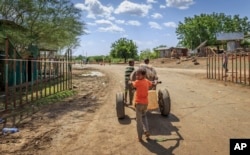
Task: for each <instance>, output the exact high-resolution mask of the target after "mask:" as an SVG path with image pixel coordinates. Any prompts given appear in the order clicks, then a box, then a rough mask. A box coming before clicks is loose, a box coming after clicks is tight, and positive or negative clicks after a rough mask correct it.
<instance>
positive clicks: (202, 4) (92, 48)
mask: <svg viewBox="0 0 250 155" xmlns="http://www.w3.org/2000/svg"><path fill="white" fill-rule="evenodd" d="M71 1H72V2H73V3H74V4H75V7H77V8H79V9H81V10H82V19H81V20H82V21H84V22H85V23H86V30H85V32H87V35H83V36H80V40H81V42H80V47H78V48H76V49H75V50H74V55H79V54H81V55H87V56H94V55H108V54H109V52H110V46H111V44H112V43H113V42H115V41H117V40H118V39H120V38H122V37H125V38H127V39H130V40H133V41H134V42H135V43H136V45H137V46H138V51H141V50H145V49H150V50H152V49H153V48H154V47H157V46H159V45H166V46H168V47H171V46H176V45H177V43H178V39H177V37H176V34H175V29H176V27H177V26H178V23H179V22H183V20H184V18H185V17H193V16H194V15H200V14H201V13H207V14H211V13H213V12H215V13H225V14H226V15H236V14H239V15H240V17H245V16H247V17H248V19H249V20H250V10H249V6H250V0H71Z"/></svg>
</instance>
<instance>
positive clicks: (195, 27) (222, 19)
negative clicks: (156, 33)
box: [176, 13, 250, 49]
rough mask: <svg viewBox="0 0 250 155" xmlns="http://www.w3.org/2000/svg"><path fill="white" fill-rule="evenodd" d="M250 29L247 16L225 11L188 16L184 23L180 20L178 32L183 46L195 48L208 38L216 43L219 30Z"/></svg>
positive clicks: (238, 30) (211, 43)
mask: <svg viewBox="0 0 250 155" xmlns="http://www.w3.org/2000/svg"><path fill="white" fill-rule="evenodd" d="M249 31H250V22H249V21H248V18H247V17H244V18H240V17H239V15H234V16H230V15H227V16H226V15H225V14H223V13H219V14H218V13H213V14H200V15H199V16H197V15H195V16H194V17H192V18H191V17H186V18H185V19H184V23H182V22H180V23H179V25H178V27H177V29H176V34H177V36H178V39H179V40H180V44H181V45H182V46H185V47H188V48H191V49H194V48H195V47H197V46H198V45H199V44H200V43H202V42H203V41H205V40H207V44H208V45H213V44H215V43H216V33H219V32H224V33H226V32H243V33H245V34H246V33H247V32H249Z"/></svg>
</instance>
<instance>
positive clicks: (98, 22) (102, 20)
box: [95, 19, 113, 25]
mask: <svg viewBox="0 0 250 155" xmlns="http://www.w3.org/2000/svg"><path fill="white" fill-rule="evenodd" d="M95 23H96V24H101V25H113V23H112V22H111V21H109V20H105V19H101V20H96V21H95Z"/></svg>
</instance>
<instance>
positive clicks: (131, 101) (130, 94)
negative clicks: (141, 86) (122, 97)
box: [128, 86, 134, 105]
mask: <svg viewBox="0 0 250 155" xmlns="http://www.w3.org/2000/svg"><path fill="white" fill-rule="evenodd" d="M128 92H129V104H130V105H132V103H133V97H134V92H133V87H132V86H129V90H128Z"/></svg>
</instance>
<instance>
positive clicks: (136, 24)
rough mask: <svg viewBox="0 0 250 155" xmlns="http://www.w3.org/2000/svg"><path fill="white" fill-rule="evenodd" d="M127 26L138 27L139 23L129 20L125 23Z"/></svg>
mask: <svg viewBox="0 0 250 155" xmlns="http://www.w3.org/2000/svg"><path fill="white" fill-rule="evenodd" d="M127 24H128V25H133V26H140V25H141V23H140V22H139V21H136V20H129V21H128V22H127Z"/></svg>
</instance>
